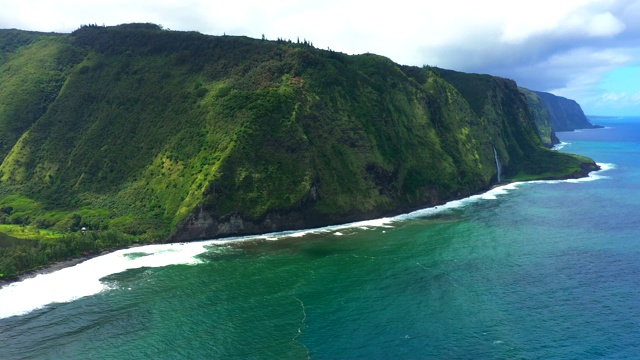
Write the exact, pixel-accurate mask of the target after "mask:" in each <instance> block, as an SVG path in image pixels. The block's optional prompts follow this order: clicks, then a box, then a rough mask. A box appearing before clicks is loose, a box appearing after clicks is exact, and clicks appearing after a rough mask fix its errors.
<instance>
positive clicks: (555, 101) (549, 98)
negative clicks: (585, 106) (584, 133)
mask: <svg viewBox="0 0 640 360" xmlns="http://www.w3.org/2000/svg"><path fill="white" fill-rule="evenodd" d="M535 93H536V94H537V95H538V96H540V97H541V98H542V100H543V101H544V104H545V105H546V107H547V111H548V112H549V120H551V126H552V127H553V130H554V131H573V130H576V129H593V128H598V127H600V126H597V125H593V124H591V123H590V122H589V120H588V119H587V117H586V116H585V115H584V112H583V111H582V108H581V107H580V105H579V104H578V103H577V102H575V101H574V100H571V99H567V98H564V97H562V96H556V95H553V94H550V93H546V92H541V91H535Z"/></svg>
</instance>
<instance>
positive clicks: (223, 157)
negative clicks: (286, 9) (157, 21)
mask: <svg viewBox="0 0 640 360" xmlns="http://www.w3.org/2000/svg"><path fill="white" fill-rule="evenodd" d="M0 33H1V32H0ZM15 34H17V35H16V36H14V38H15V39H17V40H16V41H13V42H12V43H14V44H16V45H15V46H3V47H0V48H2V49H6V50H3V51H4V52H3V53H2V54H3V55H2V57H0V59H1V61H0V66H1V67H4V69H18V70H15V71H17V72H16V73H12V72H10V71H0V77H2V78H1V79H2V81H3V84H13V85H12V88H11V89H9V90H7V91H8V93H10V92H12V91H13V92H15V91H22V88H21V85H20V84H23V83H25V81H26V80H24V79H27V80H28V79H31V78H30V77H29V76H30V75H29V76H28V74H27V73H26V72H25V73H24V74H23V73H20V71H21V70H19V69H20V68H19V67H17V66H16V64H19V63H20V62H21V61H22V62H26V61H34V62H36V63H34V65H33V67H34V69H36V68H43V67H45V68H46V66H49V68H47V69H50V71H47V72H44V73H42V74H40V73H38V72H37V71H36V70H33V71H31V72H36V73H38V76H42V77H43V78H44V79H45V80H46V81H49V82H50V84H51V86H49V87H46V89H47V90H46V91H45V92H44V93H43V92H42V91H40V90H39V89H42V87H38V86H35V85H34V86H33V89H31V90H30V91H27V92H25V93H24V99H23V100H21V103H24V104H28V103H33V104H40V105H39V106H40V107H38V108H37V109H34V110H33V111H32V112H30V113H29V115H28V116H25V117H22V118H19V117H18V116H19V112H18V111H13V112H4V113H1V114H0V125H2V126H5V127H6V128H9V127H10V128H11V129H12V130H11V131H9V132H7V134H9V135H8V136H7V137H6V138H5V139H4V140H3V141H4V142H3V144H4V145H3V146H4V147H5V148H6V150H5V157H4V160H3V162H2V164H0V205H1V206H0V207H1V208H2V209H5V210H6V211H5V210H3V211H2V212H1V213H0V219H1V220H2V221H4V222H11V223H16V224H17V223H21V224H32V225H37V226H39V227H42V228H50V229H53V230H55V231H67V230H68V229H69V228H78V227H80V226H86V227H89V228H91V229H110V230H116V231H119V232H123V233H127V234H132V235H135V236H138V237H141V238H143V239H146V240H149V241H163V240H165V239H167V238H169V239H171V240H173V241H183V240H193V239H205V238H211V237H217V236H225V235H238V234H251V233H260V232H267V231H277V230H284V229H297V228H303V227H310V226H319V225H327V224H334V223H340V222H346V221H353V220H360V219H365V218H371V217H376V216H381V215H387V214H393V213H399V212H402V211H407V210H411V209H415V208H418V207H423V206H428V205H435V204H439V203H442V202H443V201H445V200H448V199H452V198H456V197H462V196H467V195H469V194H472V193H475V192H478V191H480V190H483V189H486V188H488V187H489V186H491V184H494V183H495V182H496V180H497V171H498V169H497V168H496V161H495V160H496V159H495V156H496V154H497V156H498V157H499V159H500V162H501V164H502V167H503V168H502V169H501V170H502V174H503V175H504V176H506V177H510V178H514V179H525V178H557V177H567V176H579V175H581V174H584V172H586V171H589V170H590V169H593V168H595V164H594V163H593V162H592V161H590V160H588V159H584V158H578V157H574V156H570V155H566V154H561V153H557V152H553V151H550V150H547V149H545V148H544V146H543V142H542V141H541V137H540V130H539V127H537V126H536V121H535V119H534V116H533V115H532V111H531V109H530V107H529V103H528V101H527V98H526V96H525V95H523V94H522V93H521V92H520V91H518V88H517V86H516V84H515V83H514V82H513V81H510V80H506V79H500V78H495V77H491V76H478V75H470V74H463V73H455V72H446V71H444V70H441V69H432V68H417V67H402V66H399V65H397V64H395V63H393V62H392V61H390V60H389V59H387V58H384V57H381V56H377V55H373V54H365V55H357V56H348V55H345V54H342V53H336V52H331V51H324V50H319V49H315V48H313V47H312V46H310V45H309V44H297V43H291V42H289V41H277V42H275V41H261V40H255V39H249V38H245V37H229V36H222V37H214V36H205V35H201V34H198V33H185V32H173V31H163V30H161V29H160V28H159V27H157V26H155V25H150V24H130V25H123V26H118V27H108V28H103V27H85V28H82V29H79V30H77V31H76V32H74V33H73V34H71V35H56V36H52V35H45V34H29V35H28V36H27V35H25V34H22V33H20V32H18V33H15ZM3 36H4V37H2V36H0V39H5V42H7V43H8V41H6V39H7V38H11V36H8V35H6V34H5V35H3ZM12 36H13V35H12ZM25 39H27V40H25ZM36 50H37V51H36ZM32 51H35V52H37V53H38V54H39V56H40V57H36V58H33V57H30V56H29V54H31V52H32ZM46 54H50V57H48V56H47V55H46ZM39 59H40V60H39ZM37 61H41V62H40V63H37ZM21 74H22V75H21ZM21 76H22V77H21ZM23 80H24V81H23ZM46 81H45V83H46ZM27 83H28V81H27ZM33 83H34V84H36V83H37V84H41V83H42V81H40V80H38V81H35V80H34V82H33ZM465 84H467V85H465ZM469 84H470V85H469ZM12 101H15V100H14V98H12V97H10V96H3V94H2V93H0V105H3V106H0V109H5V108H11V107H10V106H8V105H11V104H12ZM12 106H14V108H15V106H17V105H12ZM3 124H5V125H3ZM12 124H13V125H12ZM11 126H13V127H11Z"/></svg>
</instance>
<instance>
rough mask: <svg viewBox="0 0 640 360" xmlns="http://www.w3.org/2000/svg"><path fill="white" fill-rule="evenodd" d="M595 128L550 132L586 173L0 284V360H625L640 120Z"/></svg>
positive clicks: (639, 312)
mask: <svg viewBox="0 0 640 360" xmlns="http://www.w3.org/2000/svg"><path fill="white" fill-rule="evenodd" d="M595 122H596V123H601V124H603V125H605V126H607V128H605V129H597V130H584V131H581V132H574V133H560V134H558V135H559V137H560V139H561V140H562V141H564V142H567V143H568V144H566V145H565V146H564V147H563V148H562V150H561V151H566V152H573V153H579V154H583V155H586V156H590V157H592V158H593V159H595V160H596V161H597V162H598V163H602V164H609V165H606V166H605V168H606V169H608V170H606V171H603V172H600V173H598V174H596V175H595V176H594V177H592V178H590V179H587V180H586V181H579V182H573V181H572V182H536V183H525V184H516V185H510V186H507V187H504V188H501V189H497V190H495V191H493V192H491V193H489V194H485V195H483V196H477V197H474V198H472V199H468V200H465V201H462V202H456V203H452V204H449V205H448V206H442V207H439V208H438V209H431V210H427V211H424V212H419V213H416V214H412V215H410V216H403V217H399V218H393V219H380V220H378V221H372V222H368V223H361V224H356V225H352V226H346V227H339V228H328V229H322V230H318V231H310V232H306V233H291V234H275V235H270V236H265V237H260V238H254V239H238V240H235V241H210V242H204V243H190V244H184V245H181V244H177V245H164V246H155V247H154V246H150V247H144V248H140V249H129V250H123V251H120V252H117V253H114V254H110V255H107V256H104V257H101V258H95V259H92V260H90V261H89V262H87V263H85V264H81V265H79V266H77V267H75V268H69V269H65V270H63V271H61V272H58V273H54V274H51V275H48V276H41V277H39V278H35V279H33V280H32V281H31V282H29V281H25V282H23V283H17V284H14V285H12V286H11V287H5V288H3V289H0V359H27V358H28V359H33V358H50V359H60V358H65V359H86V358H94V359H113V358H118V359H127V358H132V359H133V358H136V359H137V358H154V359H175V358H189V359H198V358H202V359H216V358H223V359H227V358H240V359H273V358H278V359H307V358H312V359H357V358H368V359H389V358H402V359H425V358H446V359H505V358H517V359H602V358H606V359H632V358H637V357H638V354H640V331H639V330H640V246H639V245H640V192H639V191H638V190H639V187H640V166H639V165H640V157H639V154H640V118H635V119H630V118H623V119H597V121H595ZM98 279H102V280H101V281H98ZM71 299H75V300H71ZM51 301H56V302H54V303H49V302H51ZM34 309H35V310H34ZM17 314H21V315H17Z"/></svg>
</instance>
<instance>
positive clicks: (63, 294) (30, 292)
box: [0, 164, 615, 319]
mask: <svg viewBox="0 0 640 360" xmlns="http://www.w3.org/2000/svg"><path fill="white" fill-rule="evenodd" d="M598 165H600V167H601V170H599V171H596V172H592V173H590V174H589V177H586V178H582V179H569V180H542V181H529V182H514V183H509V184H505V185H501V186H498V187H495V188H493V189H491V190H489V191H487V192H485V193H482V194H478V195H472V196H470V197H467V198H464V199H460V200H453V201H449V202H447V203H446V204H443V205H438V206H434V207H430V208H425V209H421V210H416V211H413V212H411V213H407V214H402V215H398V216H394V217H384V218H379V219H373V220H365V221H358V222H353V223H347V224H341V225H332V226H325V227H321V228H316V229H305V230H299V231H284V232H279V233H269V234H263V235H257V236H241V237H230V238H224V239H216V240H207V241H200V242H188V243H180V244H164V245H146V246H140V247H135V248H129V249H124V250H118V251H115V252H113V253H109V254H106V255H102V256H98V257H95V258H92V259H90V260H87V261H85V262H82V263H80V264H77V265H75V266H72V267H68V268H64V269H61V270H58V271H55V272H53V273H49V274H41V275H38V276H35V277H33V278H29V279H25V280H23V281H20V282H16V283H12V284H9V285H6V286H4V287H2V288H0V319H2V318H7V317H11V316H16V315H23V314H26V313H29V312H31V311H33V310H36V309H40V308H43V307H45V306H47V305H48V304H51V303H64V302H70V301H73V300H76V299H79V298H82V297H86V296H90V295H94V294H97V293H99V292H101V291H105V290H108V289H109V287H108V284H105V283H102V282H101V281H100V279H102V278H104V277H106V276H108V275H112V274H117V273H121V272H124V271H126V270H129V269H136V268H141V267H163V266H168V265H177V264H191V265H192V264H197V263H199V262H200V261H199V260H198V259H197V258H196V256H197V255H199V254H202V253H204V252H206V251H208V250H209V249H210V248H209V247H210V246H211V245H225V244H229V243H235V242H238V241H255V240H258V239H261V240H266V241H275V240H280V239H283V238H288V237H303V236H305V235H308V234H323V233H332V234H334V235H336V236H340V235H343V234H344V233H342V232H341V231H340V230H344V229H349V228H352V229H353V228H360V229H362V230H366V231H368V230H374V229H380V228H393V227H394V226H393V225H392V224H393V223H395V222H402V221H406V220H409V219H415V218H422V217H427V216H432V215H435V214H438V213H442V212H446V211H450V210H452V209H457V208H462V207H465V206H467V205H469V204H471V203H475V202H478V201H483V200H495V199H497V198H498V196H501V195H506V194H508V193H509V192H510V191H513V190H515V189H517V188H518V187H520V186H521V185H523V184H533V183H551V184H554V183H561V182H570V183H572V182H584V181H593V180H598V179H602V178H606V176H604V175H602V173H603V172H605V171H609V170H611V169H614V168H615V165H614V164H598ZM383 232H384V231H383Z"/></svg>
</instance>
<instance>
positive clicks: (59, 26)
mask: <svg viewBox="0 0 640 360" xmlns="http://www.w3.org/2000/svg"><path fill="white" fill-rule="evenodd" d="M34 9H37V11H34ZM128 22H153V23H157V24H161V25H163V26H165V27H167V28H171V29H174V30H196V31H200V32H202V33H205V34H212V35H221V34H223V33H226V34H231V35H247V36H251V37H256V38H259V37H261V35H262V34H265V35H266V37H267V38H268V39H276V38H278V37H283V38H288V39H292V40H295V39H296V38H297V37H300V39H303V38H306V39H307V40H310V41H312V42H313V44H314V45H315V46H316V47H319V48H327V47H330V48H331V49H333V50H336V51H342V52H346V53H350V54H354V53H363V52H373V53H377V54H381V55H385V56H387V57H390V58H391V59H392V60H394V61H396V62H398V63H401V64H407V65H423V64H429V65H436V66H440V67H444V68H452V69H456V70H461V71H472V72H482V73H490V74H494V75H499V76H505V77H509V78H512V79H514V80H516V81H518V82H519V83H520V84H521V85H524V86H527V87H530V88H533V89H536V90H545V89H556V90H558V91H559V92H561V93H563V94H576V95H580V94H582V95H580V96H584V99H586V98H587V96H589V99H593V101H595V99H596V98H597V96H596V94H598V95H599V94H600V93H601V92H598V91H596V89H594V88H593V86H595V85H596V84H597V81H598V79H599V78H600V77H601V76H602V74H603V73H604V72H605V71H607V70H609V69H611V68H612V67H615V66H621V65H624V64H628V63H631V62H634V61H635V62H638V61H639V60H638V59H640V57H638V53H640V50H639V49H640V0H538V1H528V2H523V1H513V0H485V1H474V2H470V1H466V0H447V1H434V0H426V1H421V2H415V1H413V0H411V1H410V0H396V1H394V2H392V3H381V2H378V3H376V2H368V3H363V2H361V1H351V0H325V1H304V0H272V1H268V2H267V1H258V0H235V1H224V2H223V1H219V0H218V1H215V0H213V1H211V0H180V1H178V0H175V1H172V0H153V1H150V0H145V1H136V0H96V1H86V0H82V1H81V0H22V1H12V2H6V4H3V6H2V12H0V28H10V27H16V28H22V29H27V30H39V31H57V32H70V31H73V30H74V29H76V28H77V27H79V26H80V25H81V24H89V23H96V24H106V25H116V24H120V23H128ZM576 100H579V101H580V100H581V99H579V98H577V99H576Z"/></svg>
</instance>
